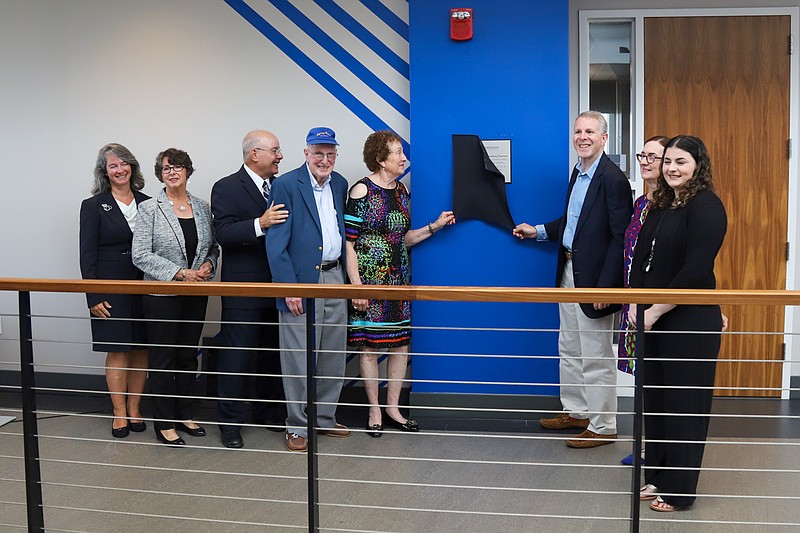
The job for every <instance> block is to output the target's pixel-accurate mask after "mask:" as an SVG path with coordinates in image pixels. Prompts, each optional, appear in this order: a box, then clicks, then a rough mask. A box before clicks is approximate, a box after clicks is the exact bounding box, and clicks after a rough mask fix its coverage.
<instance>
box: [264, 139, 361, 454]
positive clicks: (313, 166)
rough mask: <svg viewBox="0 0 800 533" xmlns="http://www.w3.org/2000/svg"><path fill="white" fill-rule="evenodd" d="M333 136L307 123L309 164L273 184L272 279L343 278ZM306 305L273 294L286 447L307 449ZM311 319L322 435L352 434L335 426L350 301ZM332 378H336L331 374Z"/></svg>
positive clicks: (342, 184)
mask: <svg viewBox="0 0 800 533" xmlns="http://www.w3.org/2000/svg"><path fill="white" fill-rule="evenodd" d="M338 145H339V143H338V142H337V141H336V134H335V133H334V131H333V130H332V129H330V128H312V129H311V131H309V132H308V135H307V136H306V148H305V149H304V150H303V152H304V154H305V158H306V162H305V164H304V165H303V166H301V167H300V168H297V169H295V170H293V171H291V172H289V173H287V174H284V175H283V176H281V177H279V178H277V179H276V180H275V181H274V182H273V184H272V194H271V201H273V202H275V204H283V205H284V206H285V207H284V208H285V209H286V210H288V211H289V216H288V218H287V219H286V222H285V223H283V224H278V225H276V226H272V227H270V228H269V230H268V231H267V242H266V247H267V256H268V258H269V265H270V269H271V270H272V279H273V281H274V282H275V283H331V284H341V283H344V282H345V279H346V270H345V265H344V261H345V238H344V237H345V230H344V205H345V201H346V198H347V180H346V179H345V178H344V177H343V176H342V175H341V174H339V173H337V172H334V171H333V166H334V164H335V163H336V147H337V146H338ZM306 305H307V303H306V302H305V301H304V300H303V299H302V298H295V297H286V298H278V301H277V306H278V314H279V323H280V326H279V328H280V348H281V368H282V370H283V376H284V377H283V388H284V391H285V393H286V401H287V406H286V408H287V411H288V416H287V418H286V448H287V449H288V450H289V451H293V452H305V451H306V450H307V449H308V447H307V442H306V439H307V436H308V434H307V423H308V419H307V417H306V412H305V407H306V405H305V400H306V379H305V375H306V354H305V349H306V331H305V329H306V328H305V323H306V315H305V311H306ZM314 323H315V324H316V328H315V332H316V339H315V344H316V345H315V349H316V355H317V376H318V377H321V378H323V379H319V380H317V400H318V401H319V402H320V404H319V406H318V407H317V420H316V423H315V426H316V427H317V428H319V429H318V432H319V433H320V434H321V435H327V436H330V437H349V436H350V431H349V430H348V429H347V427H345V426H344V425H342V424H337V423H336V403H337V402H338V401H339V393H340V392H341V390H342V382H343V378H344V370H345V357H346V356H345V348H346V342H347V330H346V328H345V327H344V325H345V324H346V323H347V300H343V299H329V298H319V299H317V300H316V306H315V316H314ZM329 378H334V379H329Z"/></svg>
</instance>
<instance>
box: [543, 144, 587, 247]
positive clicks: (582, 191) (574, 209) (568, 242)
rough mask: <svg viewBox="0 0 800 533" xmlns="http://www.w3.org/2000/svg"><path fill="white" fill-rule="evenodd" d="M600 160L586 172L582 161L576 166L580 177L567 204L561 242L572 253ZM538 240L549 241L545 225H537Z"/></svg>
mask: <svg viewBox="0 0 800 533" xmlns="http://www.w3.org/2000/svg"><path fill="white" fill-rule="evenodd" d="M600 159H601V158H600V157H598V158H597V159H595V161H594V163H592V166H590V167H589V169H588V170H586V171H585V172H584V170H583V166H582V165H583V163H582V162H581V161H578V164H577V165H575V168H577V169H578V177H577V179H576V180H575V185H574V186H573V187H572V193H570V195H569V202H568V203H567V215H566V220H565V221H564V222H565V226H564V238H563V239H562V241H561V245H562V246H564V248H566V249H567V250H569V251H572V241H573V240H574V239H575V229H576V228H577V227H578V219H579V218H580V216H581V210H582V209H583V202H584V201H585V200H586V192H587V191H588V190H589V185H590V184H591V183H592V178H593V177H594V173H595V172H596V171H597V167H598V165H599V164H600ZM536 240H537V241H546V240H548V237H547V230H545V228H544V224H537V225H536Z"/></svg>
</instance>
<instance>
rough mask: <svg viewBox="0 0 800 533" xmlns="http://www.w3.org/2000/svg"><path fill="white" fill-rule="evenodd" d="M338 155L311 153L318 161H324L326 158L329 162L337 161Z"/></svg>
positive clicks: (333, 153) (332, 153)
mask: <svg viewBox="0 0 800 533" xmlns="http://www.w3.org/2000/svg"><path fill="white" fill-rule="evenodd" d="M337 155H338V154H337V153H336V152H311V157H313V158H314V159H315V160H316V161H322V160H323V159H325V158H326V157H327V158H328V161H336V156H337Z"/></svg>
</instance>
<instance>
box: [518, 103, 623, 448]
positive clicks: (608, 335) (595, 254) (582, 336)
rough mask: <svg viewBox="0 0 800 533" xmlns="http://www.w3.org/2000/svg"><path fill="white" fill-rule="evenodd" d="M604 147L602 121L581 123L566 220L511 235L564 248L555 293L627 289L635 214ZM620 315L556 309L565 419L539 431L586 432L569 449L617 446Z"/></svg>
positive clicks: (585, 117) (584, 117) (564, 306)
mask: <svg viewBox="0 0 800 533" xmlns="http://www.w3.org/2000/svg"><path fill="white" fill-rule="evenodd" d="M607 140H608V124H607V123H606V120H605V118H604V117H603V115H601V114H600V113H597V112H596V111H585V112H583V113H581V114H580V115H578V118H577V119H576V120H575V128H574V131H573V139H572V141H573V145H574V147H575V151H576V152H577V154H578V157H579V159H580V160H579V162H578V164H577V165H576V166H575V168H574V169H573V171H572V176H571V178H570V182H569V189H568V191H567V203H566V206H565V209H564V214H563V215H562V216H561V217H560V218H557V219H556V220H553V221H552V222H548V223H547V224H540V225H537V226H531V225H530V224H525V223H523V224H519V225H518V226H517V227H516V228H515V229H514V230H513V233H514V235H515V236H516V237H519V238H520V239H536V240H537V241H545V240H551V239H552V240H558V241H559V242H560V243H561V247H560V248H559V254H558V266H557V269H556V286H557V287H564V288H573V287H622V261H623V254H622V251H623V241H624V237H625V229H626V228H627V227H628V223H629V222H630V218H631V212H632V210H633V207H632V202H631V188H630V183H629V182H628V179H627V178H626V177H625V174H623V173H622V171H621V170H620V169H619V167H617V166H616V165H615V164H614V163H613V162H612V161H611V160H610V159H609V158H608V156H607V155H605V153H604V152H603V150H604V148H605V145H606V141H607ZM618 309H619V306H616V305H614V306H612V305H609V304H598V303H595V304H591V303H580V304H579V303H560V304H558V312H559V319H560V321H561V331H560V332H559V336H558V352H559V356H560V364H559V375H560V382H561V387H560V396H561V404H562V407H563V412H562V413H560V414H558V415H557V416H556V417H554V418H543V419H541V420H540V423H541V425H542V426H543V427H545V428H548V429H573V428H577V429H583V430H584V431H583V432H582V433H580V434H579V435H578V436H577V437H576V438H575V439H571V440H567V446H569V447H571V448H593V447H596V446H602V445H604V444H609V443H611V442H613V441H614V440H615V439H616V438H617V418H616V412H617V392H616V359H615V357H614V352H613V350H612V346H611V342H612V335H613V325H614V317H613V314H614V313H615V312H616V311H617V310H618Z"/></svg>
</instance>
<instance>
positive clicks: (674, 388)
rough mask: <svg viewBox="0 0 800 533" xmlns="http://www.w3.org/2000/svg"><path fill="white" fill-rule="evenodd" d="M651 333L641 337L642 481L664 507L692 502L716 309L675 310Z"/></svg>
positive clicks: (709, 394) (707, 405)
mask: <svg viewBox="0 0 800 533" xmlns="http://www.w3.org/2000/svg"><path fill="white" fill-rule="evenodd" d="M653 329H654V330H655V331H656V332H654V333H648V334H646V335H645V343H644V364H643V365H642V372H643V373H642V378H643V380H644V386H645V391H644V412H645V435H646V437H647V452H646V455H647V465H646V469H645V483H650V484H653V485H655V486H656V487H658V491H659V493H661V497H662V498H663V500H664V501H666V502H667V503H669V504H670V505H676V506H680V507H684V506H689V505H691V504H692V503H694V501H695V499H696V496H695V495H696V493H697V482H698V479H699V477H700V471H699V468H700V465H701V464H702V462H703V452H704V450H705V440H706V438H707V437H708V423H709V417H708V415H709V414H710V413H711V402H712V399H713V396H714V390H713V388H712V387H713V386H714V378H715V375H716V364H717V355H718V354H719V347H720V335H719V333H718V332H719V331H720V330H721V329H722V319H721V316H720V309H719V307H718V306H678V307H676V308H675V309H673V310H672V311H670V312H669V313H667V314H665V315H664V316H663V317H662V318H661V319H660V320H659V321H658V322H656V326H655V327H654V328H653ZM658 331H676V332H680V331H708V332H715V333H716V334H714V333H707V334H704V333H658ZM654 359H663V360H661V361H655V360H654ZM678 359H698V361H680V360H678ZM662 441H670V442H662ZM674 441H681V442H674ZM662 467H668V468H670V469H662ZM672 468H675V470H672ZM664 493H667V494H669V493H674V494H679V495H675V496H669V495H665V494H664Z"/></svg>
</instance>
